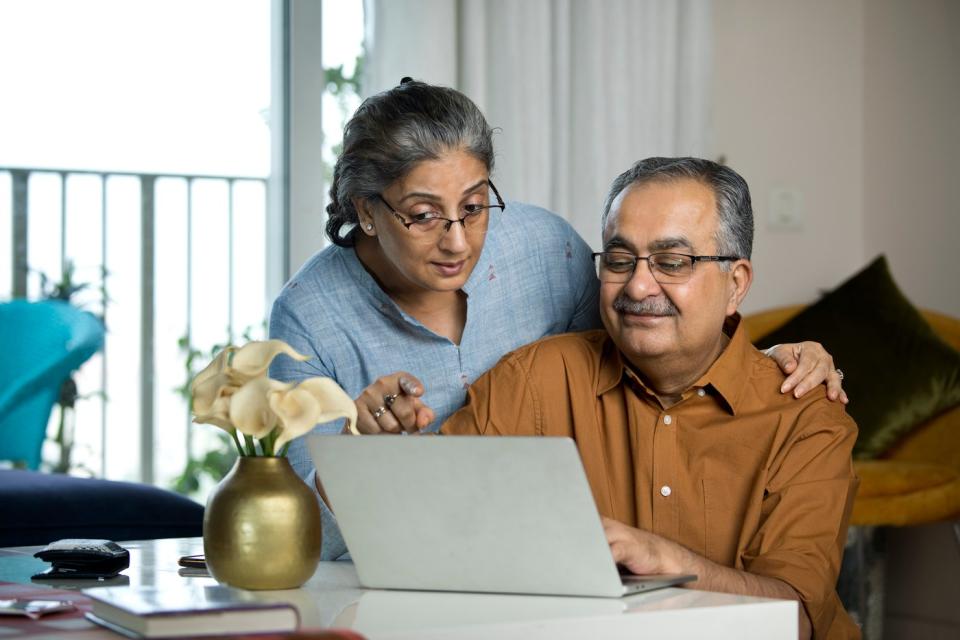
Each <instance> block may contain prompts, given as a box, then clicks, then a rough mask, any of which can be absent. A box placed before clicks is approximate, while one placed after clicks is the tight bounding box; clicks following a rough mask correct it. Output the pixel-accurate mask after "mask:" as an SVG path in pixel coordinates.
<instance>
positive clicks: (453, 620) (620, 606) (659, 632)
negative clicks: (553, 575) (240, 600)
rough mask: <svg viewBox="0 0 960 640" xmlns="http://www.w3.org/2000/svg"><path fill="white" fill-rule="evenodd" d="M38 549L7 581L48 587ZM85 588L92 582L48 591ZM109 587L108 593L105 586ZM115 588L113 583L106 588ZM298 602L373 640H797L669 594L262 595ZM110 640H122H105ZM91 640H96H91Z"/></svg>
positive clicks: (10, 558) (754, 607) (174, 577)
mask: <svg viewBox="0 0 960 640" xmlns="http://www.w3.org/2000/svg"><path fill="white" fill-rule="evenodd" d="M121 544H122V545H123V546H124V547H126V548H127V549H129V550H130V568H129V569H127V570H126V571H124V576H126V577H120V578H119V579H115V581H117V582H119V583H123V584H127V583H128V584H131V585H157V586H168V587H170V588H171V589H175V588H177V587H178V586H183V585H184V584H186V583H187V582H188V581H201V582H209V583H211V584H213V583H214V581H213V579H212V578H209V577H205V576H188V575H183V574H184V573H186V570H183V571H181V569H180V567H178V565H177V559H178V558H179V557H180V556H183V555H192V554H198V553H202V552H203V543H202V541H201V540H200V539H199V538H188V539H175V540H150V541H138V542H122V543H121ZM38 549H39V547H14V548H7V549H0V581H6V582H17V583H23V584H34V585H37V584H41V583H39V582H33V583H31V581H30V575H31V574H33V573H36V572H37V571H39V570H42V569H43V568H44V567H46V566H48V565H46V564H44V563H42V562H40V561H39V560H37V559H35V558H33V553H34V552H35V551H37V550H38ZM43 584H49V586H51V587H54V588H58V589H62V588H78V587H87V586H95V585H97V583H96V582H92V583H91V581H70V582H59V583H50V582H44V583H43ZM99 584H100V585H103V584H104V583H99ZM107 584H109V583H107ZM254 593H256V594H257V595H258V597H260V598H262V599H264V600H278V601H287V602H292V603H293V604H294V605H295V606H296V607H297V608H298V609H299V611H300V616H301V621H302V624H303V625H304V626H305V627H314V628H316V627H337V628H350V629H353V630H355V631H357V632H358V633H361V634H363V635H364V636H366V637H368V638H370V639H371V640H377V639H380V638H383V639H397V640H400V639H404V638H419V639H423V640H429V639H431V638H493V637H496V638H524V639H525V640H529V639H531V638H557V639H563V638H577V639H580V638H671V639H685V638H690V639H691V640H692V639H694V638H695V639H697V640H699V639H701V638H736V639H737V640H743V639H746V640H749V639H752V638H756V639H758V640H761V639H762V640H777V639H780V638H782V639H787V638H789V639H791V640H792V639H794V638H796V637H797V603H796V602H793V601H787V600H771V599H766V598H754V597H748V596H735V595H729V594H723V593H711V592H707V591H696V590H693V589H680V588H669V589H662V590H659V591H654V592H650V593H646V594H638V595H634V596H629V597H626V598H620V599H609V598H570V597H547V596H519V595H493V594H468V593H438V592H422V591H382V590H372V589H363V588H362V587H360V585H359V583H358V582H357V574H356V571H355V570H354V568H353V564H352V563H350V562H321V563H320V567H319V568H318V569H317V572H316V573H315V574H314V576H313V577H312V578H311V579H310V580H309V581H308V582H307V584H305V585H304V586H303V587H302V588H300V589H293V590H288V591H259V592H254ZM103 633H104V637H110V638H113V637H117V636H114V635H111V634H110V633H109V632H106V631H104V632H103ZM84 637H89V636H84Z"/></svg>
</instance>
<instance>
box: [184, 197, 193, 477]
mask: <svg viewBox="0 0 960 640" xmlns="http://www.w3.org/2000/svg"><path fill="white" fill-rule="evenodd" d="M187 349H188V353H189V350H190V349H193V180H191V179H190V178H187ZM189 373H192V372H189ZM192 400H193V398H191V397H188V398H187V415H186V420H187V448H186V450H187V459H188V460H189V459H191V458H193V420H192V419H191V412H190V403H191V402H192Z"/></svg>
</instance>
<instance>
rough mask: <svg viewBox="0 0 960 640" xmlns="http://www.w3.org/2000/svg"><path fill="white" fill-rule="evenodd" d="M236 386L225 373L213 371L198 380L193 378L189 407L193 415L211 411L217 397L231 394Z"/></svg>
mask: <svg viewBox="0 0 960 640" xmlns="http://www.w3.org/2000/svg"><path fill="white" fill-rule="evenodd" d="M238 388H239V387H238V386H237V385H235V384H234V383H233V382H232V381H231V380H230V376H229V375H228V374H226V373H215V374H213V375H209V376H207V377H205V378H204V379H203V380H199V381H198V380H196V379H194V381H193V384H192V385H190V393H191V396H192V405H191V407H190V408H191V410H193V413H194V415H206V414H208V413H210V412H211V411H212V409H213V405H214V403H215V402H216V401H217V400H218V399H219V398H221V397H223V396H229V395H231V394H233V393H234V392H235V391H236V390H237V389H238Z"/></svg>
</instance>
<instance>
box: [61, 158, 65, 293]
mask: <svg viewBox="0 0 960 640" xmlns="http://www.w3.org/2000/svg"><path fill="white" fill-rule="evenodd" d="M66 268H67V172H65V171H61V172H60V278H61V280H62V279H63V274H64V271H65V270H66Z"/></svg>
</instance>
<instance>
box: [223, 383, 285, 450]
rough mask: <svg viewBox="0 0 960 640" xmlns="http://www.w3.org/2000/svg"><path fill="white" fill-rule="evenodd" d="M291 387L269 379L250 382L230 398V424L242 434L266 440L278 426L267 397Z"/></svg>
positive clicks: (275, 415)
mask: <svg viewBox="0 0 960 640" xmlns="http://www.w3.org/2000/svg"><path fill="white" fill-rule="evenodd" d="M291 386H292V385H289V384H285V383H283V382H277V381H276V380H271V379H270V378H267V377H259V378H254V379H253V380H250V381H249V382H247V383H246V384H244V385H243V386H242V387H240V388H239V389H238V390H237V392H236V393H234V394H233V395H232V396H231V398H230V422H231V423H232V424H233V426H234V427H235V428H236V429H237V431H240V432H241V433H245V434H246V435H248V436H253V437H254V438H265V437H266V436H267V435H269V434H270V432H271V431H273V428H274V427H275V426H277V414H276V413H274V412H273V409H271V408H270V404H269V402H268V400H267V395H268V394H269V393H270V392H271V391H281V390H286V389H289V388H290V387H291Z"/></svg>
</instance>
